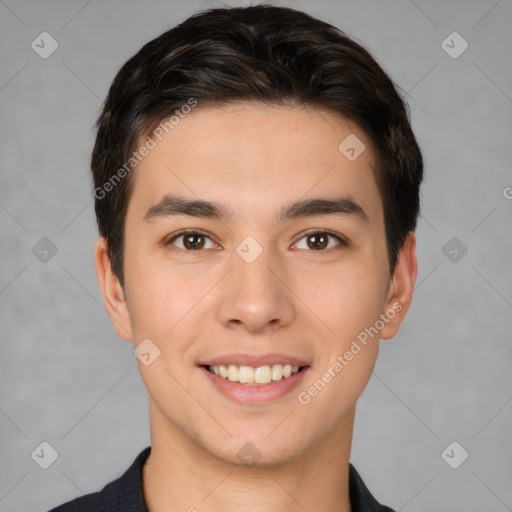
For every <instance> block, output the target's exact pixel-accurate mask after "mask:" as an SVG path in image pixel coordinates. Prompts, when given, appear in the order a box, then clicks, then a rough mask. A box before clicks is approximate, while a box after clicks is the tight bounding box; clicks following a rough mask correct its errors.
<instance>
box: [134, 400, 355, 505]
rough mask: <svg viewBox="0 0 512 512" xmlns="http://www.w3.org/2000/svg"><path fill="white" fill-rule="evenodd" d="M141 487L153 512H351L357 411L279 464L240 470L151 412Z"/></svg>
mask: <svg viewBox="0 0 512 512" xmlns="http://www.w3.org/2000/svg"><path fill="white" fill-rule="evenodd" d="M150 415H151V454H150V456H149V458H148V460H147V462H146V464H145V465H144V467H143V471H142V486H143V492H144V498H145V501H146V505H147V508H148V511H149V512H174V511H180V512H184V511H187V512H210V511H211V512H213V511H215V512H225V511H226V512H227V511H232V510H237V511H239V512H256V511H257V512H285V511H286V512H290V511H301V512H303V511H304V510H315V511H316V512H334V511H336V512H350V510H351V508H350V500H349V490H348V466H349V456H350V445H351V440H352V439H351V438H352V427H353V420H354V411H352V413H351V415H350V418H347V421H346V424H345V425H343V426H341V427H340V428H339V429H338V430H336V431H335V432H330V433H327V434H326V436H325V437H324V438H323V439H322V441H321V442H320V443H317V444H315V445H314V446H310V447H309V448H307V449H306V450H304V451H303V452H301V454H300V455H295V456H293V457H289V458H288V459H286V460H284V461H282V462H280V463H278V464H271V465H270V464H268V465H259V464H256V465H253V466H240V465H236V464H229V463H227V462H225V461H223V460H220V459H219V458H216V457H215V456H214V455H212V454H211V453H209V452H208V451H206V450H205V449H204V447H203V446H200V445H199V444H198V443H196V442H194V440H193V439H191V438H190V437H189V436H187V435H186V434H185V433H183V432H182V431H181V430H180V429H179V428H177V427H175V426H172V427H171V426H169V422H168V421H167V420H165V419H164V418H163V416H162V415H161V413H159V412H158V411H157V410H156V407H154V406H151V407H150Z"/></svg>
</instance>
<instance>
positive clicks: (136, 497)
mask: <svg viewBox="0 0 512 512" xmlns="http://www.w3.org/2000/svg"><path fill="white" fill-rule="evenodd" d="M150 453H151V447H150V446H148V447H147V448H145V449H144V450H143V451H142V452H140V453H139V455H138V456H137V458H136V459H135V460H134V461H133V463H132V465H131V466H130V467H129V468H128V469H127V470H126V471H125V472H124V473H123V475H122V476H120V477H119V478H117V479H116V480H114V481H112V482H110V483H108V484H107V485H105V487H103V489H102V490H101V491H98V492H93V493H91V494H86V495H85V496H80V497H79V498H75V499H74V500H71V501H68V502H66V503H63V504H62V505H59V506H57V507H55V508H52V509H51V510H50V511H49V512H117V511H119V512H121V511H122V512H147V509H146V505H145V502H144V496H143V493H142V466H144V463H145V462H146V460H147V458H148V457H149V454H150Z"/></svg>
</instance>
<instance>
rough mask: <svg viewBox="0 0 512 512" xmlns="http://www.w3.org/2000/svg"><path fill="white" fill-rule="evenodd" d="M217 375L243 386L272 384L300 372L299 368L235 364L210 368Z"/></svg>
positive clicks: (293, 366)
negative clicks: (255, 366)
mask: <svg viewBox="0 0 512 512" xmlns="http://www.w3.org/2000/svg"><path fill="white" fill-rule="evenodd" d="M208 369H209V370H210V371H211V372H213V373H214V374H215V375H218V376H219V377H222V378H223V379H228V380H230V381H232V382H240V383H241V384H270V383H271V382H272V381H278V380H281V379H283V378H285V379H286V378H288V377H290V375H293V374H295V373H297V372H298V371H299V366H297V365H291V364H285V365H282V364H274V365H273V366H268V365H266V366H258V367H257V368H253V367H252V366H238V365H235V364H229V365H223V364H221V365H215V366H208Z"/></svg>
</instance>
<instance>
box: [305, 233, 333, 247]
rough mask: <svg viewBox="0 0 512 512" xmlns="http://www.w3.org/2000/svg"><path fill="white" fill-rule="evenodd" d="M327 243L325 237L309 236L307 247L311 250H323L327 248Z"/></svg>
mask: <svg viewBox="0 0 512 512" xmlns="http://www.w3.org/2000/svg"><path fill="white" fill-rule="evenodd" d="M314 240H316V241H314ZM310 242H311V243H310ZM327 243H328V242H327V237H326V236H325V235H317V234H315V235H309V238H308V245H309V247H310V248H311V249H324V248H325V247H327Z"/></svg>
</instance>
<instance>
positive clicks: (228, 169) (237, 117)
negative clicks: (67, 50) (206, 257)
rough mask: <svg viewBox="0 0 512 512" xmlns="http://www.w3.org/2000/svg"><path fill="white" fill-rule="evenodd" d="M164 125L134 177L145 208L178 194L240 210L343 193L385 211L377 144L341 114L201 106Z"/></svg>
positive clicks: (136, 192)
mask: <svg viewBox="0 0 512 512" xmlns="http://www.w3.org/2000/svg"><path fill="white" fill-rule="evenodd" d="M176 119H177V118H176ZM176 119H175V121H176ZM165 122H166V120H165V119H164V120H163V121H162V123H161V124H160V127H161V129H160V131H159V132H158V133H159V136H155V134H154V133H153V134H150V137H151V138H152V140H153V141H154V147H153V149H151V150H150V151H149V152H148V154H147V155H146V156H145V157H144V158H143V159H142V160H141V162H140V163H139V164H138V165H137V167H136V169H135V171H134V175H133V176H132V179H133V180H134V187H133V194H132V200H135V201H136V202H137V203H144V206H147V207H150V206H151V205H152V204H156V203H158V202H159V200H160V199H161V198H162V196H164V195H165V194H169V193H173V194H179V195H186V196H189V197H195V198H197V197H201V198H202V199H210V200H216V201H222V202H224V203H229V205H230V209H231V210H232V211H235V212H236V211H240V210H245V211H249V210H250V208H251V207H253V206H254V207H256V206H260V207H261V205H264V204H267V205H268V206H269V207H270V206H271V205H275V204H277V203H279V204H284V203H289V202H290V201H292V200H296V199H297V198H299V197H306V196H308V195H310V196H311V197H313V196H326V195H329V194H331V195H336V196H339V195H340V194H343V195H345V196H347V197H349V198H351V199H356V198H357V199H358V200H359V201H364V202H366V203H367V204H368V208H369V210H370V214H371V213H372V212H371V210H372V209H375V212H374V213H375V214H378V213H379V211H380V210H381V205H380V196H379V194H378V190H377V187H376V183H375V179H374V163H373V162H374V157H373V150H372V147H371V142H370V140H369V139H368V137H367V136H366V134H365V133H364V132H363V131H362V130H361V129H360V128H359V127H358V126H357V125H356V124H355V123H353V122H351V121H349V120H346V119H344V118H343V117H341V116H339V115H336V114H334V113H331V112H327V111H323V110H318V109H313V108H308V107H302V106H301V107H275V106H269V105H264V104H255V103H245V104H242V103H238V104H230V105H223V106H214V107H212V106H208V107H206V106H203V107H202V106H201V105H200V104H199V105H198V106H197V107H196V108H195V109H193V110H192V111H191V112H190V113H189V114H187V115H183V116H181V117H180V118H179V121H178V122H177V123H175V124H173V125H171V124H170V123H169V124H168V125H165ZM162 127H163V128H162ZM166 127H167V129H165V128H166ZM145 140H146V138H142V137H141V139H140V140H139V144H140V145H142V144H144V142H145ZM354 196H357V197H354Z"/></svg>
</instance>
